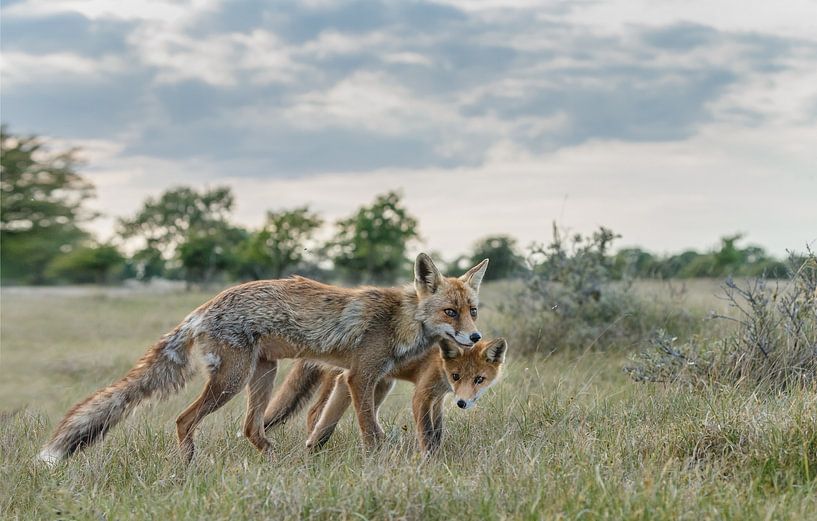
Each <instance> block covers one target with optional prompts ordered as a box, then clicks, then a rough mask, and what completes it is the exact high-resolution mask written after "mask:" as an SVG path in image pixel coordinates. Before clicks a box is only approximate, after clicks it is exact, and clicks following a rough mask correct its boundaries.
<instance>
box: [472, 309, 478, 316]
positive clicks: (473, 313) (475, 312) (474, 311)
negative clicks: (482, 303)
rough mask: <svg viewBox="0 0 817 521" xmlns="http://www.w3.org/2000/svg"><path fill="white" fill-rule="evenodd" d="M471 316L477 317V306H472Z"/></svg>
mask: <svg viewBox="0 0 817 521" xmlns="http://www.w3.org/2000/svg"><path fill="white" fill-rule="evenodd" d="M471 316H472V317H474V318H477V308H471Z"/></svg>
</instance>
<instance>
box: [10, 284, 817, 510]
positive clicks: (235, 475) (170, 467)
mask: <svg viewBox="0 0 817 521" xmlns="http://www.w3.org/2000/svg"><path fill="white" fill-rule="evenodd" d="M707 287H708V286H707ZM486 289H487V291H486V292H485V295H484V296H483V300H484V301H485V302H486V303H489V302H490V299H497V298H501V291H500V290H498V288H491V287H489V288H486ZM500 289H501V288H500ZM205 298H206V296H205V295H204V294H195V293H194V294H167V295H145V294H134V295H132V296H120V297H111V296H104V295H103V294H96V295H94V294H92V295H88V296H70V297H69V296H58V295H39V294H31V295H26V294H18V293H14V294H4V295H3V298H2V311H3V313H2V338H0V340H2V346H1V347H2V352H0V399H1V400H2V401H1V402H0V403H2V406H0V418H1V419H2V421H0V465H2V466H1V467H0V512H2V517H3V518H10V519H15V518H19V519H54V518H60V519H128V518H137V519H259V518H293V517H302V518H318V519H337V518H341V519H540V518H547V519H552V518H565V519H568V518H569V519H573V518H582V519H695V520H697V519H813V518H814V513H815V511H817V481H815V474H817V392H815V391H814V390H811V391H805V390H800V391H797V392H793V393H789V394H779V395H774V396H768V395H759V394H750V393H747V392H746V391H736V390H733V389H729V388H722V389H707V390H700V391H695V392H693V391H689V390H687V389H685V388H681V387H670V386H657V385H644V384H636V383H633V382H631V381H630V380H629V378H628V377H627V376H626V375H625V374H623V372H622V370H621V368H622V366H623V365H625V353H616V354H610V353H607V354H605V353H595V352H587V353H584V354H582V355H578V356H577V355H569V354H566V353H565V354H558V355H554V356H551V357H549V358H535V357H530V358H523V357H520V356H514V346H513V345H511V346H510V350H509V354H508V357H509V363H508V366H509V367H508V371H507V374H506V377H505V379H504V381H503V382H502V383H501V384H499V385H498V386H497V387H495V388H494V390H493V391H491V392H490V393H489V394H488V395H486V396H485V397H484V398H483V399H482V400H481V401H480V404H479V406H478V407H477V408H476V409H474V410H471V411H461V410H459V409H457V408H456V407H451V406H450V405H451V404H448V405H449V406H448V407H447V409H446V433H445V438H444V442H443V450H442V452H441V453H440V454H439V455H438V456H437V457H435V458H434V459H432V460H431V461H425V462H424V461H422V460H421V459H420V458H419V456H418V454H417V453H416V449H415V442H414V435H413V432H412V426H411V420H410V414H409V409H408V404H409V398H410V395H411V387H410V386H408V385H401V386H399V387H398V388H397V389H396V390H395V392H394V393H393V395H392V396H391V397H390V398H389V399H388V400H387V403H386V406H385V410H384V413H383V415H382V422H383V424H384V428H385V429H386V431H387V433H388V440H389V441H388V443H386V445H385V446H384V448H383V449H382V450H381V451H379V452H377V453H375V454H372V455H369V456H365V455H363V454H362V452H361V450H360V449H359V442H358V432H357V428H356V426H355V425H353V423H352V421H351V418H350V417H349V416H350V415H347V418H345V419H344V421H343V422H342V423H341V425H340V426H339V428H338V431H337V432H336V435H335V436H334V437H333V438H332V440H331V441H330V442H329V444H328V446H327V448H326V449H325V450H324V451H323V452H321V453H318V454H315V455H310V454H308V453H306V452H305V450H304V449H303V443H304V440H305V432H304V428H303V422H302V421H301V419H299V420H298V421H296V422H292V423H290V424H288V425H285V426H284V427H283V428H281V429H278V430H275V431H273V432H272V433H271V440H272V441H273V443H274V445H275V446H276V448H277V451H276V455H275V458H274V460H273V461H268V460H266V459H265V458H263V457H262V456H261V455H259V454H258V453H257V452H256V451H255V449H253V448H252V447H251V446H250V444H249V443H248V442H247V441H246V440H244V439H242V438H237V437H236V432H237V431H238V430H239V426H240V422H241V417H242V413H243V406H244V403H243V396H242V397H239V398H238V399H236V400H233V402H231V403H230V404H229V405H228V406H227V407H225V408H224V410H223V411H219V412H218V413H216V414H214V415H212V416H211V417H210V418H208V420H206V421H205V422H204V424H203V426H202V428H201V429H200V430H199V432H198V437H197V441H198V449H199V450H198V453H197V455H196V459H195V461H194V463H193V465H191V466H190V467H185V466H184V465H182V464H181V463H180V461H179V458H178V455H177V453H176V440H175V434H174V432H173V430H174V419H175V416H176V414H178V412H179V411H181V409H182V408H183V407H184V406H185V405H186V404H187V403H188V402H190V401H191V400H192V399H193V397H194V395H195V394H196V393H197V392H198V391H199V389H200V388H201V380H196V381H194V382H193V383H192V384H191V385H190V386H188V388H187V389H185V391H184V392H183V393H182V394H180V395H179V396H177V397H174V398H173V399H171V400H169V401H167V402H164V403H161V404H155V405H149V406H146V407H143V408H141V409H139V410H138V412H137V413H136V414H135V415H134V416H133V417H131V418H129V419H128V420H126V421H125V422H124V423H123V424H122V425H120V426H119V427H118V428H116V429H115V430H114V431H113V432H112V433H111V435H110V436H109V437H108V438H106V439H105V440H104V441H102V442H101V443H99V444H97V445H95V446H94V447H92V448H90V449H89V450H87V451H85V452H82V453H80V454H78V455H77V457H75V458H73V459H70V460H69V461H67V462H66V463H63V464H60V465H59V466H57V467H56V468H54V469H48V468H45V467H43V466H41V465H39V464H36V463H35V462H34V457H35V455H36V453H37V452H38V450H39V447H40V445H41V444H42V443H43V442H44V441H45V440H46V438H47V437H48V435H49V434H50V430H51V429H52V428H53V427H54V425H55V423H56V422H57V421H58V420H59V418H60V416H61V415H62V414H63V413H64V412H65V410H66V409H67V408H68V407H69V406H70V405H71V404H73V403H74V402H76V401H77V400H79V399H81V398H83V397H84V396H85V395H86V394H88V393H90V392H92V391H93V390H95V389H97V388H98V387H100V386H102V385H104V384H107V383H109V382H111V381H112V380H113V379H115V378H117V377H118V376H120V375H121V374H122V373H123V372H124V371H126V370H127V369H128V368H129V367H130V366H131V364H132V363H133V362H134V361H135V360H136V358H137V357H138V356H139V355H140V354H141V353H142V352H143V351H144V350H145V348H146V347H147V346H148V345H149V344H150V343H152V342H153V341H155V340H156V339H157V338H158V336H159V335H160V334H161V333H163V332H164V331H166V330H167V329H169V328H170V327H171V326H172V325H174V324H175V323H176V322H177V321H179V320H180V319H181V318H182V317H183V316H184V315H185V314H186V313H187V312H188V311H189V310H191V309H192V308H193V307H194V306H195V305H197V304H199V303H200V302H201V301H203V300H204V299H205ZM695 299H696V302H697V299H700V300H701V301H702V302H706V301H707V297H706V296H705V295H704V296H700V295H699V296H696V297H695ZM486 315H487V316H486V317H484V319H487V320H488V321H490V306H488V309H487V310H486Z"/></svg>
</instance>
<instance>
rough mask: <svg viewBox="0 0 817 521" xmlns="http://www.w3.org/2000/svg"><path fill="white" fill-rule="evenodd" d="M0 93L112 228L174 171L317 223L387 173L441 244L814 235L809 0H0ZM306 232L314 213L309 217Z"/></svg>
mask: <svg viewBox="0 0 817 521" xmlns="http://www.w3.org/2000/svg"><path fill="white" fill-rule="evenodd" d="M1 9H2V10H1V11H0V17H1V20H2V21H1V22H0V23H1V24H2V32H0V39H2V42H1V43H2V54H1V56H2V69H0V71H1V72H0V76H1V78H0V79H1V80H2V82H1V83H0V88H1V89H2V95H1V96H0V110H1V111H2V121H3V122H4V123H5V124H8V125H9V126H10V130H11V131H12V132H17V133H35V134H38V135H42V136H45V137H47V138H48V139H49V140H50V141H51V142H52V143H54V144H55V146H56V147H67V146H78V147H81V149H82V150H83V152H82V156H83V158H84V159H85V160H86V164H85V165H84V166H83V167H82V173H83V174H85V175H86V176H88V177H89V178H90V179H91V180H92V181H93V182H94V184H95V185H96V187H97V195H98V197H97V199H96V200H95V201H94V203H93V204H94V206H95V208H97V209H98V210H100V211H101V212H103V214H104V217H103V218H102V219H100V220H98V221H97V222H96V223H94V226H93V228H94V230H95V231H96V232H97V234H98V235H99V236H100V237H101V238H102V239H105V238H107V237H110V236H111V234H112V230H113V225H114V223H115V219H116V218H117V217H121V216H129V215H133V214H134V213H135V212H136V211H137V209H138V208H139V206H140V205H141V203H142V201H144V199H145V198H146V197H148V196H156V195H158V194H160V193H161V192H162V191H164V190H166V189H168V188H170V187H173V186H178V185H191V186H194V187H197V188H204V187H212V186H217V185H228V186H230V187H232V189H233V191H234V193H235V196H236V201H237V208H236V212H235V220H236V221H237V222H238V223H240V224H243V225H245V226H249V227H258V226H260V225H261V224H262V222H263V219H264V215H265V212H266V211H267V210H282V209H286V208H292V207H295V206H300V205H303V204H309V205H310V206H311V208H312V209H313V210H316V211H318V212H320V213H322V214H323V215H324V217H325V218H326V219H327V220H328V221H329V222H332V221H334V220H335V219H338V218H341V217H344V216H347V215H349V214H350V213H352V212H353V211H354V210H355V209H356V208H357V207H358V206H360V205H361V204H364V203H368V202H370V201H372V200H373V199H374V197H375V195H376V194H378V193H382V192H384V191H387V190H392V189H399V190H401V191H402V193H403V195H404V200H405V204H406V206H407V207H408V209H409V210H410V212H411V213H413V214H414V215H416V216H417V217H418V219H419V221H420V230H419V231H420V233H421V235H422V238H423V241H422V243H420V244H417V245H415V249H427V250H433V251H436V252H440V253H441V254H442V255H443V256H445V257H447V258H451V257H453V256H456V255H458V254H460V253H462V252H464V251H467V250H469V249H470V248H471V246H472V245H473V243H474V242H475V241H476V240H477V239H479V238H481V237H483V236H486V235H489V234H498V233H503V234H510V235H512V236H514V237H516V238H517V239H518V240H519V243H520V245H521V246H523V247H524V246H526V245H528V244H529V243H531V242H534V241H545V240H547V239H548V238H549V236H550V230H551V223H552V222H553V221H557V222H558V223H559V224H560V226H562V227H563V228H566V229H569V230H572V231H575V232H585V233H587V232H590V231H592V230H593V229H595V228H597V227H598V226H600V225H604V226H607V227H609V228H612V229H613V230H614V231H616V232H618V233H619V234H621V235H622V239H621V241H620V243H619V244H620V245H621V246H628V245H640V246H643V247H646V248H647V249H650V250H652V251H656V252H659V253H667V252H677V251H680V250H683V249H686V248H696V249H708V248H712V247H714V246H716V245H717V243H718V240H719V238H720V237H721V236H724V235H729V234H733V233H744V234H746V237H747V238H746V243H753V244H760V245H762V246H764V247H766V248H767V249H769V250H770V251H771V252H773V253H775V254H777V255H782V254H784V252H785V251H786V249H798V250H802V249H803V248H804V246H805V245H806V244H811V245H815V241H817V1H814V0H787V1H786V2H785V3H777V2H768V1H754V0H752V1H745V0H744V1H733V0H704V1H701V0H684V1H680V0H650V1H647V0H613V1H607V2H594V1H581V0H579V1H572V2H561V1H559V2H556V1H548V2H542V1H538V2H537V1H532V0H511V1H502V2H500V1H499V0H472V1H465V0H441V1H437V2H430V1H427V2H414V1H410V0H402V1H360V2H340V1H335V0H302V1H300V2H286V1H278V2H265V1H260V0H235V1H231V2H226V1H218V0H191V1H168V0H159V1H145V0H141V1H137V0H119V1H117V2H110V1H108V0H88V1H80V0H16V1H15V0H6V1H4V2H3V5H2V8H1ZM327 233H328V230H327Z"/></svg>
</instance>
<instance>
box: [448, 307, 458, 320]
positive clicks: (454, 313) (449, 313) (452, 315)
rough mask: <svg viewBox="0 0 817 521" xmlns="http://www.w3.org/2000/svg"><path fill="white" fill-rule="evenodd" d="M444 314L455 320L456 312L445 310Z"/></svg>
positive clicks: (449, 309)
mask: <svg viewBox="0 0 817 521" xmlns="http://www.w3.org/2000/svg"><path fill="white" fill-rule="evenodd" d="M445 314H446V315H448V316H449V317H451V318H456V317H457V312H456V311H455V310H453V309H451V308H448V309H446V310H445Z"/></svg>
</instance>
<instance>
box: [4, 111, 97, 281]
mask: <svg viewBox="0 0 817 521" xmlns="http://www.w3.org/2000/svg"><path fill="white" fill-rule="evenodd" d="M76 154H77V150H76V149H69V150H65V151H62V152H50V151H49V150H48V147H47V146H46V145H45V143H44V142H43V141H42V140H40V139H39V138H38V137H36V136H15V135H13V134H11V133H9V132H8V130H7V128H6V127H5V126H2V127H0V197H1V198H2V199H0V243H2V250H3V273H2V275H3V279H5V280H15V281H18V282H27V283H35V284H40V283H43V282H45V270H46V267H47V266H48V264H49V263H50V262H51V260H52V259H54V258H55V257H56V256H57V255H59V254H60V253H65V252H68V251H70V250H71V249H72V248H73V247H74V246H75V245H77V244H78V243H79V242H80V241H82V240H83V239H85V238H86V237H87V236H88V234H87V232H85V231H84V230H83V229H82V228H81V227H80V224H81V223H83V222H86V221H89V220H91V219H93V218H94V217H96V214H95V213H93V212H90V211H88V210H87V209H86V208H85V206H84V204H85V202H86V201H87V200H88V199H90V198H92V197H93V196H94V187H93V185H92V184H91V183H90V182H88V181H87V180H86V179H85V178H84V177H82V176H81V175H79V174H78V173H77V171H76V169H77V167H78V166H79V165H80V161H79V160H78V158H77V155H76Z"/></svg>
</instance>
